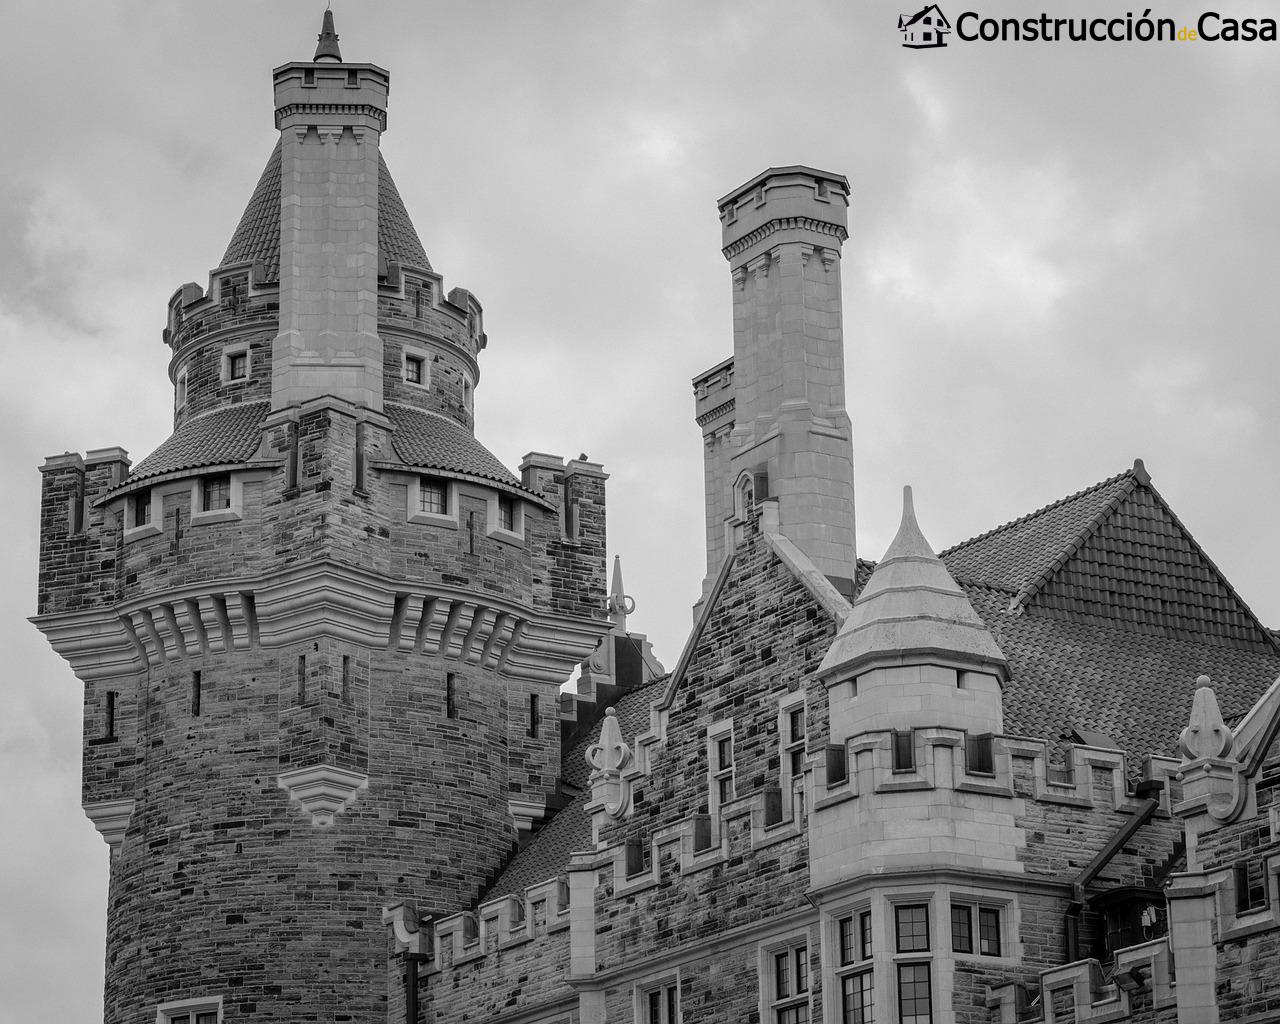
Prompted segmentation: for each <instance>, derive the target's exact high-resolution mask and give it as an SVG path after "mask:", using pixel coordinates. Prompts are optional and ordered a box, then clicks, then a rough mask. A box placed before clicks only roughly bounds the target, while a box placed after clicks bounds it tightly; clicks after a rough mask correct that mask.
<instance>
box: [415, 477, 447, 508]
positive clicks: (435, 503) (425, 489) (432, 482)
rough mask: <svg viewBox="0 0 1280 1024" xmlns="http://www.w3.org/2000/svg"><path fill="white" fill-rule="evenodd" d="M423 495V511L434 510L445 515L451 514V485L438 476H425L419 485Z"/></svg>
mask: <svg viewBox="0 0 1280 1024" xmlns="http://www.w3.org/2000/svg"><path fill="white" fill-rule="evenodd" d="M418 493H419V494H420V495H421V506H422V507H421V511H423V512H434V513H435V514H436V515H439V516H443V515H448V514H449V485H448V484H446V483H445V482H444V481H443V480H440V479H438V478H436V477H423V478H422V481H421V483H420V484H419V485H418Z"/></svg>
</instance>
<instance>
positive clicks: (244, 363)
mask: <svg viewBox="0 0 1280 1024" xmlns="http://www.w3.org/2000/svg"><path fill="white" fill-rule="evenodd" d="M248 376H249V353H248V352H233V353H231V355H229V356H227V379H228V380H244V379H245V378H246V377H248Z"/></svg>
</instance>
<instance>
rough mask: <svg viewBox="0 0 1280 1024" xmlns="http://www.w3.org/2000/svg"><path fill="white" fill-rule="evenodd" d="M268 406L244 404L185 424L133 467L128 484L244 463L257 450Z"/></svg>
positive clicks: (263, 404)
mask: <svg viewBox="0 0 1280 1024" xmlns="http://www.w3.org/2000/svg"><path fill="white" fill-rule="evenodd" d="M270 410H271V403H270V402H245V403H243V404H241V405H232V406H228V407H226V408H224V409H215V410H214V411H213V412H210V413H205V414H204V415H203V416H198V417H196V418H195V419H190V420H187V422H186V423H184V424H182V426H180V427H179V428H178V429H177V430H175V431H174V432H173V433H172V434H170V435H169V438H168V440H166V441H165V442H164V443H163V444H162V445H160V447H159V448H157V449H156V450H155V451H153V452H152V453H151V454H150V455H148V456H147V457H146V458H145V459H143V460H142V461H141V462H139V463H138V464H137V465H136V466H134V467H133V471H132V472H131V473H130V474H129V479H128V481H126V482H127V483H133V482H134V481H135V480H141V479H143V478H145V477H151V476H159V475H160V474H162V473H174V472H177V471H178V470H183V469H197V468H199V467H200V466H223V465H235V464H236V463H241V462H247V461H248V460H249V458H250V457H251V456H252V455H253V453H254V452H256V451H257V450H258V443H259V441H260V439H261V430H260V428H261V425H262V421H263V419H265V418H266V415H267V413H268V412H270Z"/></svg>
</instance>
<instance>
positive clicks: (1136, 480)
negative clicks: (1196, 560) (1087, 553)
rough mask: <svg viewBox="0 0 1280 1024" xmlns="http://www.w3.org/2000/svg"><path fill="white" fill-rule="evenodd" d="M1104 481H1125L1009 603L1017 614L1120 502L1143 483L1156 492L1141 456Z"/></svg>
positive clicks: (1011, 610)
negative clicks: (1123, 469)
mask: <svg viewBox="0 0 1280 1024" xmlns="http://www.w3.org/2000/svg"><path fill="white" fill-rule="evenodd" d="M1104 483H1122V486H1121V487H1119V488H1117V489H1116V492H1115V494H1113V495H1112V496H1111V498H1110V499H1109V500H1108V501H1107V503H1106V504H1105V505H1103V506H1102V508H1100V509H1099V510H1098V511H1097V513H1096V514H1095V515H1094V516H1093V518H1092V519H1090V520H1089V521H1088V522H1087V523H1085V524H1084V526H1083V527H1081V528H1080V531H1079V532H1078V533H1077V534H1076V535H1075V537H1073V538H1072V539H1071V540H1069V541H1068V542H1067V545H1066V547H1064V548H1063V549H1062V551H1061V552H1059V553H1058V554H1057V555H1056V556H1055V557H1054V559H1053V561H1052V562H1050V563H1049V564H1048V565H1046V566H1045V567H1044V568H1043V569H1041V570H1040V571H1039V572H1038V573H1036V574H1035V575H1034V576H1032V577H1031V578H1030V579H1029V580H1027V581H1026V582H1025V583H1023V584H1022V586H1021V588H1019V590H1018V592H1017V594H1016V595H1015V596H1014V598H1013V600H1012V601H1010V602H1009V611H1010V612H1012V613H1013V614H1015V615H1016V614H1018V613H1019V612H1021V610H1022V609H1023V608H1024V607H1026V605H1027V603H1028V602H1029V601H1030V600H1031V599H1032V598H1033V597H1035V595H1036V594H1037V593H1038V592H1039V590H1040V588H1041V587H1043V586H1044V585H1045V584H1046V583H1047V582H1048V581H1049V580H1051V579H1053V576H1054V574H1055V573H1056V572H1057V571H1058V570H1059V569H1061V568H1062V567H1063V566H1064V565H1066V564H1067V561H1068V559H1070V558H1071V556H1072V555H1074V554H1075V553H1076V552H1077V551H1079V550H1080V548H1081V547H1083V546H1084V543H1085V541H1087V540H1088V539H1089V538H1090V537H1092V536H1093V535H1094V534H1095V533H1097V531H1098V528H1099V527H1100V526H1101V525H1102V524H1103V523H1105V522H1106V521H1107V520H1108V519H1109V518H1110V517H1111V514H1112V513H1113V512H1115V510H1116V509H1118V508H1119V507H1120V503H1121V502H1123V501H1124V500H1125V499H1127V498H1128V497H1129V495H1131V494H1132V493H1133V492H1134V491H1135V490H1136V489H1137V487H1138V485H1139V484H1140V483H1145V484H1146V486H1147V487H1148V488H1149V489H1150V490H1151V492H1152V493H1153V494H1154V493H1155V488H1153V487H1151V477H1150V476H1149V475H1148V474H1147V471H1146V467H1144V466H1143V464H1142V460H1141V459H1135V460H1134V462H1133V467H1132V468H1131V469H1128V470H1125V472H1123V473H1120V474H1118V475H1117V476H1114V477H1112V478H1111V480H1110V481H1104ZM1101 486H1102V484H1098V485H1096V487H1093V488H1088V490H1087V491H1082V492H1081V494H1084V493H1088V492H1089V491H1092V490H1095V489H1096V488H1097V487H1101ZM1063 500H1064V501H1065V500H1067V499H1063ZM1059 504H1060V503H1059ZM1161 504H1164V501H1163V499H1161ZM1166 507H1167V506H1166ZM1188 536H1190V534H1188Z"/></svg>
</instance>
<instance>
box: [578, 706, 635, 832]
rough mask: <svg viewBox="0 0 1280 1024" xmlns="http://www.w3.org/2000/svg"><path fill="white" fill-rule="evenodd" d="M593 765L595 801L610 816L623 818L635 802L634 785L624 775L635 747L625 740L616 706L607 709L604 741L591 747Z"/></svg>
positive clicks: (589, 760)
mask: <svg viewBox="0 0 1280 1024" xmlns="http://www.w3.org/2000/svg"><path fill="white" fill-rule="evenodd" d="M587 763H588V764H589V765H591V768H592V771H591V801H592V803H597V802H598V803H599V804H601V805H603V807H604V810H605V813H607V814H608V815H609V816H610V817H614V818H620V817H622V816H623V815H624V814H625V813H626V812H627V809H628V807H629V806H630V804H631V786H630V784H629V783H628V782H627V781H626V780H625V779H624V778H623V777H622V773H623V770H624V769H626V768H627V766H628V765H630V764H631V748H630V747H628V746H627V744H626V743H625V742H624V741H623V739H622V728H621V726H619V725H618V717H617V715H616V714H615V712H614V709H613V708H605V710H604V721H603V722H601V723H600V742H599V743H596V744H594V745H593V746H592V747H591V748H590V749H588V750H587Z"/></svg>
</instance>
